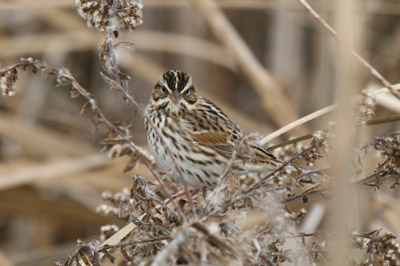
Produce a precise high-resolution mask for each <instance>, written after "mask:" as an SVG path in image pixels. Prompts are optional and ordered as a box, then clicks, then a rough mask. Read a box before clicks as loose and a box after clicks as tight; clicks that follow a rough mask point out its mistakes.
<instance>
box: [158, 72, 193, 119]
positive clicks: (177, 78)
mask: <svg viewBox="0 0 400 266" xmlns="http://www.w3.org/2000/svg"><path fill="white" fill-rule="evenodd" d="M197 97H198V96H197V95H196V91H195V89H194V87H193V84H192V77H191V76H190V75H189V74H187V73H185V72H182V71H180V70H168V71H167V72H165V73H163V74H162V75H161V76H160V80H159V81H158V82H157V84H156V85H155V87H154V89H153V95H152V101H153V104H154V105H155V107H156V108H157V109H164V110H166V111H169V112H171V113H176V112H178V111H185V110H190V109H191V108H192V107H193V106H194V104H195V103H196V101H197Z"/></svg>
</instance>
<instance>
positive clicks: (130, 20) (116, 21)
mask: <svg viewBox="0 0 400 266" xmlns="http://www.w3.org/2000/svg"><path fill="white" fill-rule="evenodd" d="M75 4H76V6H77V7H78V13H79V15H81V17H82V18H84V19H86V22H87V24H88V26H89V27H93V28H95V29H97V30H99V31H105V30H107V29H108V28H109V27H110V26H111V27H112V29H111V30H112V31H117V30H119V29H125V30H134V29H136V28H137V27H138V26H140V25H142V24H143V12H142V9H143V4H142V1H141V0H75Z"/></svg>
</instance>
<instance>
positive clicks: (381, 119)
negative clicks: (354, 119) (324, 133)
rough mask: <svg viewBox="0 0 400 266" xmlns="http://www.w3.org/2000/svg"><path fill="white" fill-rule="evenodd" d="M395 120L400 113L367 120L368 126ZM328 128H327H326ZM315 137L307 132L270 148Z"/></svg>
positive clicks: (399, 116) (399, 117) (398, 117)
mask: <svg viewBox="0 0 400 266" xmlns="http://www.w3.org/2000/svg"><path fill="white" fill-rule="evenodd" d="M395 121H400V115H389V116H384V117H376V118H372V119H370V120H368V121H367V124H366V125H367V126H373V125H378V124H384V123H390V122H395ZM324 130H326V129H324ZM312 137H313V134H306V135H303V136H300V137H297V138H294V139H290V140H287V141H284V142H281V143H278V144H276V145H272V146H270V147H268V150H270V151H271V150H275V149H277V148H280V147H284V146H286V145H290V144H294V143H297V142H300V141H303V140H307V139H311V138H312Z"/></svg>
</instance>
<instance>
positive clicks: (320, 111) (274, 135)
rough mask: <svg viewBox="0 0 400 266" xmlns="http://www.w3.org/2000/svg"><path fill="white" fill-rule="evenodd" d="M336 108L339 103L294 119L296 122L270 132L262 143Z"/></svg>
mask: <svg viewBox="0 0 400 266" xmlns="http://www.w3.org/2000/svg"><path fill="white" fill-rule="evenodd" d="M336 108H337V104H333V105H329V106H327V107H324V108H322V109H320V110H318V111H315V112H313V113H311V114H309V115H306V116H304V117H302V118H300V119H297V120H296V121H294V122H292V123H290V124H288V125H286V126H284V127H282V128H280V129H279V130H276V131H274V132H272V133H271V134H269V135H268V136H265V137H264V138H263V139H262V140H261V141H260V144H261V145H264V144H265V143H267V142H269V141H271V140H273V139H274V138H276V137H279V136H280V135H282V134H284V133H286V132H288V131H290V130H292V129H293V128H295V127H298V126H300V125H302V124H305V123H307V122H308V121H311V120H313V119H315V118H318V117H320V116H323V115H325V114H327V113H329V112H332V111H333V110H335V109H336Z"/></svg>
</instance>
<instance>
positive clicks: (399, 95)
mask: <svg viewBox="0 0 400 266" xmlns="http://www.w3.org/2000/svg"><path fill="white" fill-rule="evenodd" d="M298 1H299V2H300V4H301V5H302V6H303V7H304V8H305V9H306V10H307V12H308V13H310V14H311V16H312V17H313V18H314V19H315V20H316V21H317V22H318V23H319V24H320V25H321V26H322V27H323V28H324V29H325V30H327V31H328V33H329V34H330V35H332V36H333V37H334V38H335V39H336V40H338V41H342V40H343V39H342V37H341V36H340V35H339V34H338V33H337V32H336V31H335V30H334V29H333V28H332V27H331V26H330V25H329V24H328V22H326V21H325V20H324V19H323V18H322V17H321V16H320V15H319V14H318V13H317V12H316V11H315V10H314V9H313V8H312V7H311V6H310V4H308V3H307V1H306V0H298ZM349 50H350V51H351V54H352V55H353V56H354V57H355V58H356V59H357V60H358V62H359V63H360V64H361V65H362V66H363V67H365V68H366V69H368V71H369V72H370V73H371V75H372V76H374V77H375V78H376V79H377V80H379V82H380V83H381V84H382V85H383V86H384V87H386V88H388V89H389V90H390V92H391V93H392V94H393V95H394V96H395V97H396V98H397V99H399V100H400V92H398V91H396V89H395V88H394V86H393V85H392V84H391V83H390V82H389V81H388V80H387V79H386V78H384V77H383V76H382V75H381V74H380V73H379V72H378V71H377V70H376V69H375V68H374V67H373V66H372V65H371V64H370V63H368V61H367V60H365V59H364V58H363V57H362V56H361V55H359V54H358V53H357V52H355V51H354V50H352V49H351V48H350V47H349Z"/></svg>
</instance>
